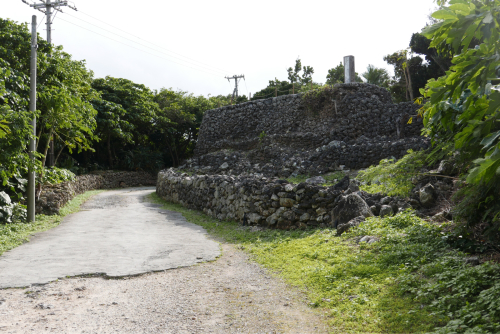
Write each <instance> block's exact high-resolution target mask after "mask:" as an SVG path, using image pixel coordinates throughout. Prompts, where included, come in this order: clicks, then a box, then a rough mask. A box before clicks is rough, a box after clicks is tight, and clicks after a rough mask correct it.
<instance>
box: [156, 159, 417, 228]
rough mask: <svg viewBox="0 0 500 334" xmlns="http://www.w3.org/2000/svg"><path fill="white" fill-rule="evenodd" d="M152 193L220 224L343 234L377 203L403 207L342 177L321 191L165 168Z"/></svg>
mask: <svg viewBox="0 0 500 334" xmlns="http://www.w3.org/2000/svg"><path fill="white" fill-rule="evenodd" d="M156 192H157V194H158V195H159V196H160V197H161V198H163V199H165V200H166V201H169V202H173V203H179V204H181V205H183V206H185V207H188V208H191V209H195V210H201V211H203V212H205V213H206V214H208V215H210V216H212V217H215V218H218V219H220V220H233V221H240V222H243V221H244V220H245V219H246V222H247V223H248V225H258V226H263V227H268V228H278V229H297V228H306V227H308V226H320V227H326V226H331V227H336V228H338V227H339V226H342V225H346V227H345V228H342V229H340V230H339V229H338V230H339V231H346V230H347V228H348V227H352V226H354V225H355V224H359V222H361V221H362V220H364V218H365V217H367V216H372V215H378V214H379V212H380V210H381V207H382V203H384V204H387V205H390V207H391V210H392V212H398V211H400V210H403V209H405V208H408V207H409V204H408V203H406V202H404V201H403V200H402V199H397V198H390V197H386V198H382V196H381V195H380V194H374V195H372V194H367V193H365V192H363V191H360V190H359V187H358V186H357V184H356V181H351V182H350V181H349V179H348V178H344V179H343V180H339V182H338V183H337V184H335V185H334V186H330V187H324V186H320V185H315V184H311V183H307V182H303V183H299V184H292V183H289V182H287V181H285V180H280V179H278V178H266V177H261V176H260V177H259V176H229V175H188V174H186V173H181V172H178V171H176V170H175V169H172V168H171V169H168V170H164V171H161V172H160V173H159V174H158V181H157V185H156ZM417 205H418V202H417ZM351 220H353V221H351Z"/></svg>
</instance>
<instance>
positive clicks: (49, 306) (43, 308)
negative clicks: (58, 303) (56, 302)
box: [35, 303, 52, 310]
mask: <svg viewBox="0 0 500 334" xmlns="http://www.w3.org/2000/svg"><path fill="white" fill-rule="evenodd" d="M35 308H39V309H42V310H49V309H51V308H52V305H49V304H43V303H42V304H38V305H37V306H35Z"/></svg>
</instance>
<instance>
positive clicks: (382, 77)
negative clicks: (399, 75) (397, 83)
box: [362, 65, 389, 87]
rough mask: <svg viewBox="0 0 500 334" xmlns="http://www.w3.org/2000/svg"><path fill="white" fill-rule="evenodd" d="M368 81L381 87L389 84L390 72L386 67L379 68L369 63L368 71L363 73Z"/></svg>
mask: <svg viewBox="0 0 500 334" xmlns="http://www.w3.org/2000/svg"><path fill="white" fill-rule="evenodd" d="M362 76H363V78H365V80H366V82H367V83H369V84H373V85H377V86H380V87H388V86H389V73H388V72H387V70H386V69H385V68H377V67H375V66H373V65H368V67H367V68H366V72H364V73H363V74H362Z"/></svg>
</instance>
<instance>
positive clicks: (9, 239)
mask: <svg viewBox="0 0 500 334" xmlns="http://www.w3.org/2000/svg"><path fill="white" fill-rule="evenodd" d="M103 191H104V190H94V191H87V192H86V193H84V194H81V195H78V196H76V197H75V198H73V199H72V200H71V201H69V202H68V203H67V204H66V205H65V206H64V207H63V208H61V210H60V214H59V215H55V216H46V215H37V216H36V221H35V223H30V224H28V223H12V224H5V225H0V255H2V254H3V253H4V252H6V251H8V250H11V249H13V248H15V247H17V246H19V245H22V244H23V243H25V242H27V241H29V237H30V236H31V235H32V234H34V233H37V232H42V231H46V230H49V229H51V228H54V227H56V226H57V225H59V223H60V222H61V220H62V219H63V217H64V216H67V215H69V214H72V213H75V212H78V211H79V210H80V206H81V205H82V204H83V203H84V202H85V201H87V200H88V199H89V198H90V197H92V196H94V195H97V194H99V193H101V192H103Z"/></svg>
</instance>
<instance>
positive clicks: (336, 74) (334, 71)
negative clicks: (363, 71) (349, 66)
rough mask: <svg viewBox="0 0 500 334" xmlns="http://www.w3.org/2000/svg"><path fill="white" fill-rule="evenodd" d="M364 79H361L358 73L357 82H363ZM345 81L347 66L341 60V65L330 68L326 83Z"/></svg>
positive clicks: (333, 83)
mask: <svg viewBox="0 0 500 334" xmlns="http://www.w3.org/2000/svg"><path fill="white" fill-rule="evenodd" d="M362 81H363V80H361V78H360V77H359V75H358V73H356V82H362ZM344 82H345V68H344V64H342V62H340V64H339V65H337V66H336V67H334V68H331V69H329V70H328V74H327V75H326V84H327V85H335V84H338V83H344Z"/></svg>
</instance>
